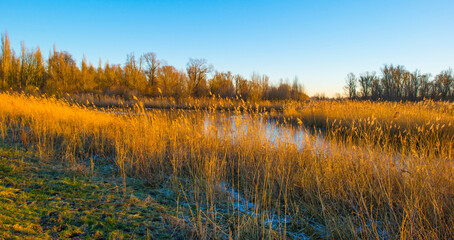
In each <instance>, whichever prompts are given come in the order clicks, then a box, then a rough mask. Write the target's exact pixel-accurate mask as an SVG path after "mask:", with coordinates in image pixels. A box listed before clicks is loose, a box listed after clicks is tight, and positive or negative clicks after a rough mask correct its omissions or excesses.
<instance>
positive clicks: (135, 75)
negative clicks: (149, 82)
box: [123, 53, 146, 91]
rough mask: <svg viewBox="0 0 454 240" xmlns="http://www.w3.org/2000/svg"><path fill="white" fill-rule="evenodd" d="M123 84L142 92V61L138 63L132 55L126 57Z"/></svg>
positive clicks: (143, 77) (144, 77)
mask: <svg viewBox="0 0 454 240" xmlns="http://www.w3.org/2000/svg"><path fill="white" fill-rule="evenodd" d="M123 83H124V85H125V86H126V87H129V88H130V89H134V90H139V91H143V90H144V89H145V85H146V76H145V74H144V72H143V69H142V59H139V60H138V61H137V60H136V58H135V55H134V54H133V53H131V54H129V55H128V56H127V60H126V64H125V67H124V79H123Z"/></svg>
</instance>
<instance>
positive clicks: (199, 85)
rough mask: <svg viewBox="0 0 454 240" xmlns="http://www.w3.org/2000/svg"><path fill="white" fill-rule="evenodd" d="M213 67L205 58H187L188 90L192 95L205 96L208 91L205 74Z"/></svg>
mask: <svg viewBox="0 0 454 240" xmlns="http://www.w3.org/2000/svg"><path fill="white" fill-rule="evenodd" d="M212 69H213V67H212V66H211V65H208V64H207V61H206V60H205V59H192V58H190V59H189V62H188V64H187V67H186V72H187V74H188V78H189V90H190V92H191V95H192V96H194V97H202V96H206V95H207V93H208V86H207V75H208V74H209V73H210V72H211V71H212Z"/></svg>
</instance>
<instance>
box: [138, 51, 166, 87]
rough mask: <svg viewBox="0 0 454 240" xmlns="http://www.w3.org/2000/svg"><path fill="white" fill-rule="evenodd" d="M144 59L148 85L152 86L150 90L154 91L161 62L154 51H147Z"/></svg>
mask: <svg viewBox="0 0 454 240" xmlns="http://www.w3.org/2000/svg"><path fill="white" fill-rule="evenodd" d="M142 59H143V61H144V62H145V64H146V68H145V74H146V76H147V81H148V87H149V88H150V91H151V92H152V93H154V91H155V89H153V88H154V87H155V85H156V79H157V75H158V70H159V67H160V65H161V62H160V61H158V60H157V59H156V54H155V53H153V52H149V53H145V54H144V55H143V56H142Z"/></svg>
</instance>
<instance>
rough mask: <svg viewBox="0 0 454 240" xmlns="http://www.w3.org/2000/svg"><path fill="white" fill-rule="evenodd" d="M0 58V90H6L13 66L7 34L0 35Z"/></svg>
mask: <svg viewBox="0 0 454 240" xmlns="http://www.w3.org/2000/svg"><path fill="white" fill-rule="evenodd" d="M1 54H2V55H1V57H0V80H1V85H0V90H6V89H8V88H9V87H10V86H9V83H10V78H11V75H12V73H11V70H12V69H11V66H12V64H13V54H12V50H11V44H10V41H9V36H8V33H7V32H5V34H4V35H3V34H2V51H1Z"/></svg>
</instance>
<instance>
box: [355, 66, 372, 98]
mask: <svg viewBox="0 0 454 240" xmlns="http://www.w3.org/2000/svg"><path fill="white" fill-rule="evenodd" d="M375 78H376V76H375V72H372V73H369V72H366V73H363V74H361V75H360V76H359V79H358V82H359V85H360V87H361V90H360V96H361V97H362V98H363V99H370V98H371V95H372V84H373V82H374V80H375Z"/></svg>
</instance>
